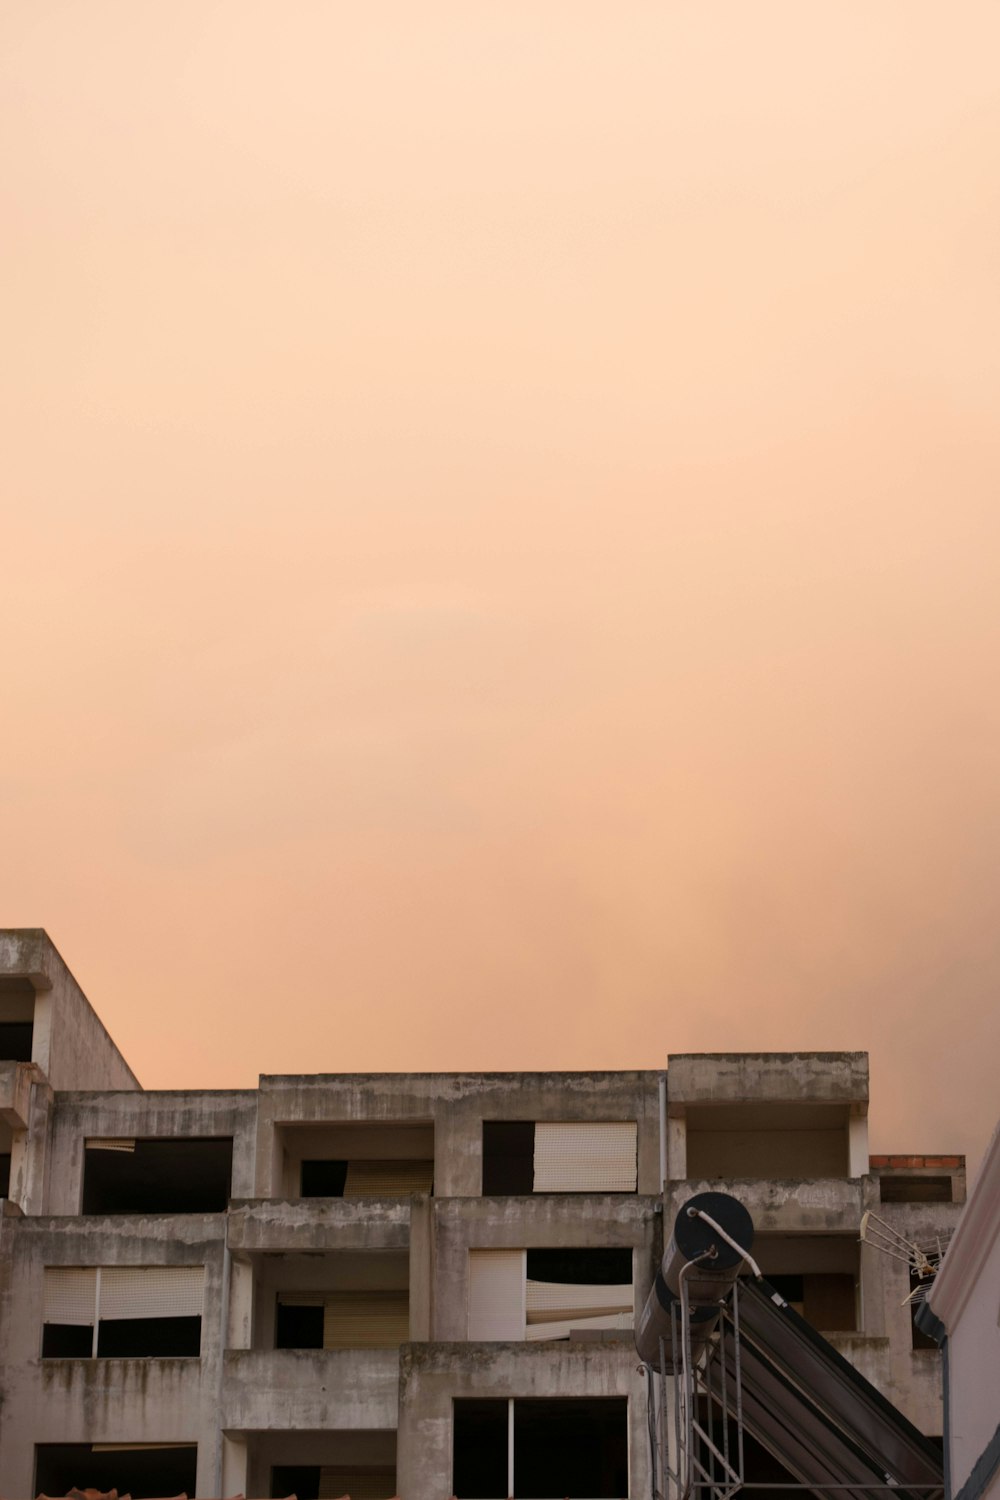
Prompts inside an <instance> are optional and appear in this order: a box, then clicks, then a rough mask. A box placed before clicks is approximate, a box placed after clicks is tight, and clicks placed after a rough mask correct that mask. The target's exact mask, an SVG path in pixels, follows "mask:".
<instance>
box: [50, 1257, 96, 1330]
mask: <svg viewBox="0 0 1000 1500" xmlns="http://www.w3.org/2000/svg"><path fill="white" fill-rule="evenodd" d="M96 1304H97V1271H96V1270H95V1269H94V1267H93V1266H86V1267H80V1266H46V1268H45V1275H44V1278H43V1283H42V1321H43V1322H44V1323H71V1324H74V1325H75V1326H77V1327H79V1328H83V1327H87V1326H89V1327H93V1324H94V1308H95V1306H96Z"/></svg>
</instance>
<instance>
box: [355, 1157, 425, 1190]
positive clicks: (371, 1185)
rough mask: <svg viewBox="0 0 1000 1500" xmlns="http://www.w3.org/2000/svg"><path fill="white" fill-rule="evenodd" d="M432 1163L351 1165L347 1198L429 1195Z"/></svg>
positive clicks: (384, 1162) (357, 1163)
mask: <svg viewBox="0 0 1000 1500" xmlns="http://www.w3.org/2000/svg"><path fill="white" fill-rule="evenodd" d="M433 1181H434V1163H433V1162H432V1161H351V1162H348V1164H347V1178H346V1180H345V1182H344V1197H345V1198H402V1197H406V1195H407V1194H409V1193H429V1192H430V1190H431V1184H432V1183H433Z"/></svg>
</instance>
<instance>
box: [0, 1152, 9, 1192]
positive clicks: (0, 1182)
mask: <svg viewBox="0 0 1000 1500" xmlns="http://www.w3.org/2000/svg"><path fill="white" fill-rule="evenodd" d="M9 1193H10V1152H9V1151H0V1198H6V1197H7V1196H8V1194H9Z"/></svg>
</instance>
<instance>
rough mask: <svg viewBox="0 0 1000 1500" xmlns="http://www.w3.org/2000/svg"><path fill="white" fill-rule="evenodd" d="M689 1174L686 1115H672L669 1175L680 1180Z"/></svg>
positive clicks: (668, 1152) (670, 1120) (669, 1121)
mask: <svg viewBox="0 0 1000 1500" xmlns="http://www.w3.org/2000/svg"><path fill="white" fill-rule="evenodd" d="M687 1174H688V1170H687V1120H686V1118H685V1117H684V1115H671V1116H670V1117H669V1118H668V1120H667V1177H668V1178H669V1179H670V1180H671V1181H672V1182H678V1181H682V1180H683V1179H684V1178H685V1177H686V1176H687Z"/></svg>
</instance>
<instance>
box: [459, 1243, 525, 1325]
mask: <svg viewBox="0 0 1000 1500" xmlns="http://www.w3.org/2000/svg"><path fill="white" fill-rule="evenodd" d="M524 1265H525V1253H524V1251H523V1250H470V1251H469V1338H470V1339H487V1340H522V1339H523V1338H524Z"/></svg>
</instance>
